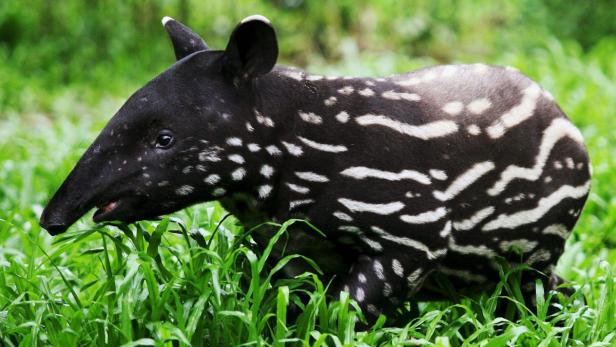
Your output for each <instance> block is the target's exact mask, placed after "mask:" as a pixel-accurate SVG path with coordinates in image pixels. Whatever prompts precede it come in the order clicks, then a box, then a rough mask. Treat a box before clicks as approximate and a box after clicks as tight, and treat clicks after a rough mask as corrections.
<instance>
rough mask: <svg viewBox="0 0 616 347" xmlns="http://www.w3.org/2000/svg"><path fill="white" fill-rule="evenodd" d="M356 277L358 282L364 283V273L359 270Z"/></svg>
mask: <svg viewBox="0 0 616 347" xmlns="http://www.w3.org/2000/svg"><path fill="white" fill-rule="evenodd" d="M357 279H358V280H359V282H361V283H366V281H367V278H366V275H364V274H363V273H361V272H360V273H359V274H358V275H357Z"/></svg>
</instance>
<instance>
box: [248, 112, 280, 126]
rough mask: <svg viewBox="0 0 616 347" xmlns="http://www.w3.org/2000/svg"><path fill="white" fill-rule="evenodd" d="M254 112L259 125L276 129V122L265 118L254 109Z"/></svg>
mask: <svg viewBox="0 0 616 347" xmlns="http://www.w3.org/2000/svg"><path fill="white" fill-rule="evenodd" d="M253 111H254V114H255V117H256V118H257V123H259V124H263V125H265V126H266V127H269V128H272V127H274V125H275V124H274V121H273V120H272V119H271V118H270V117H267V116H264V115H263V114H262V113H261V112H259V111H258V110H257V109H254V110H253Z"/></svg>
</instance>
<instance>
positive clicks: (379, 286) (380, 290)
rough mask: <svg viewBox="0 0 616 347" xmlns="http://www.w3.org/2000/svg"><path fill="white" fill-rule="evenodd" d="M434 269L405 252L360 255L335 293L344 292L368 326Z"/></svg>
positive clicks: (419, 255) (427, 261) (425, 259)
mask: <svg viewBox="0 0 616 347" xmlns="http://www.w3.org/2000/svg"><path fill="white" fill-rule="evenodd" d="M435 268H436V261H435V260H431V259H428V257H426V255H425V253H423V252H418V251H414V250H405V252H398V253H396V254H387V255H378V256H374V255H362V256H360V257H359V258H358V260H357V262H356V263H355V264H354V265H353V266H352V267H351V269H350V270H349V273H348V275H347V276H346V277H345V278H344V280H343V281H342V283H341V284H340V287H339V290H342V291H346V292H348V293H349V294H350V295H351V297H352V298H353V299H355V301H357V303H358V304H359V306H360V307H361V308H362V311H363V312H364V315H365V317H366V319H367V320H368V324H372V323H373V322H374V321H375V320H376V318H378V316H379V315H380V314H381V313H382V314H385V315H386V316H387V315H388V314H390V313H392V312H393V311H395V309H396V308H397V307H398V305H399V304H400V303H401V302H402V301H403V300H404V299H406V298H407V297H408V295H409V293H414V292H415V291H416V290H417V289H419V287H420V286H421V283H422V282H423V279H425V278H426V276H427V275H428V274H429V273H430V272H432V270H433V269H435Z"/></svg>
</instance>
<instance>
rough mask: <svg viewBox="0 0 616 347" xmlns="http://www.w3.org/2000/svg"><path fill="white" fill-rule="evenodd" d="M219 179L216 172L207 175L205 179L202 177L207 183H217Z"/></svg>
mask: <svg viewBox="0 0 616 347" xmlns="http://www.w3.org/2000/svg"><path fill="white" fill-rule="evenodd" d="M219 181H220V176H218V175H217V174H211V175H209V176H207V177H206V178H205V179H203V182H205V183H207V184H209V185H214V184H216V183H218V182H219Z"/></svg>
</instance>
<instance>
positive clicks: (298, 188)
mask: <svg viewBox="0 0 616 347" xmlns="http://www.w3.org/2000/svg"><path fill="white" fill-rule="evenodd" d="M286 184H287V186H288V187H289V189H291V190H292V191H294V192H297V193H300V194H308V193H309V192H310V189H309V188H308V187H304V186H300V185H297V184H293V183H288V182H287V183H286Z"/></svg>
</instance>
